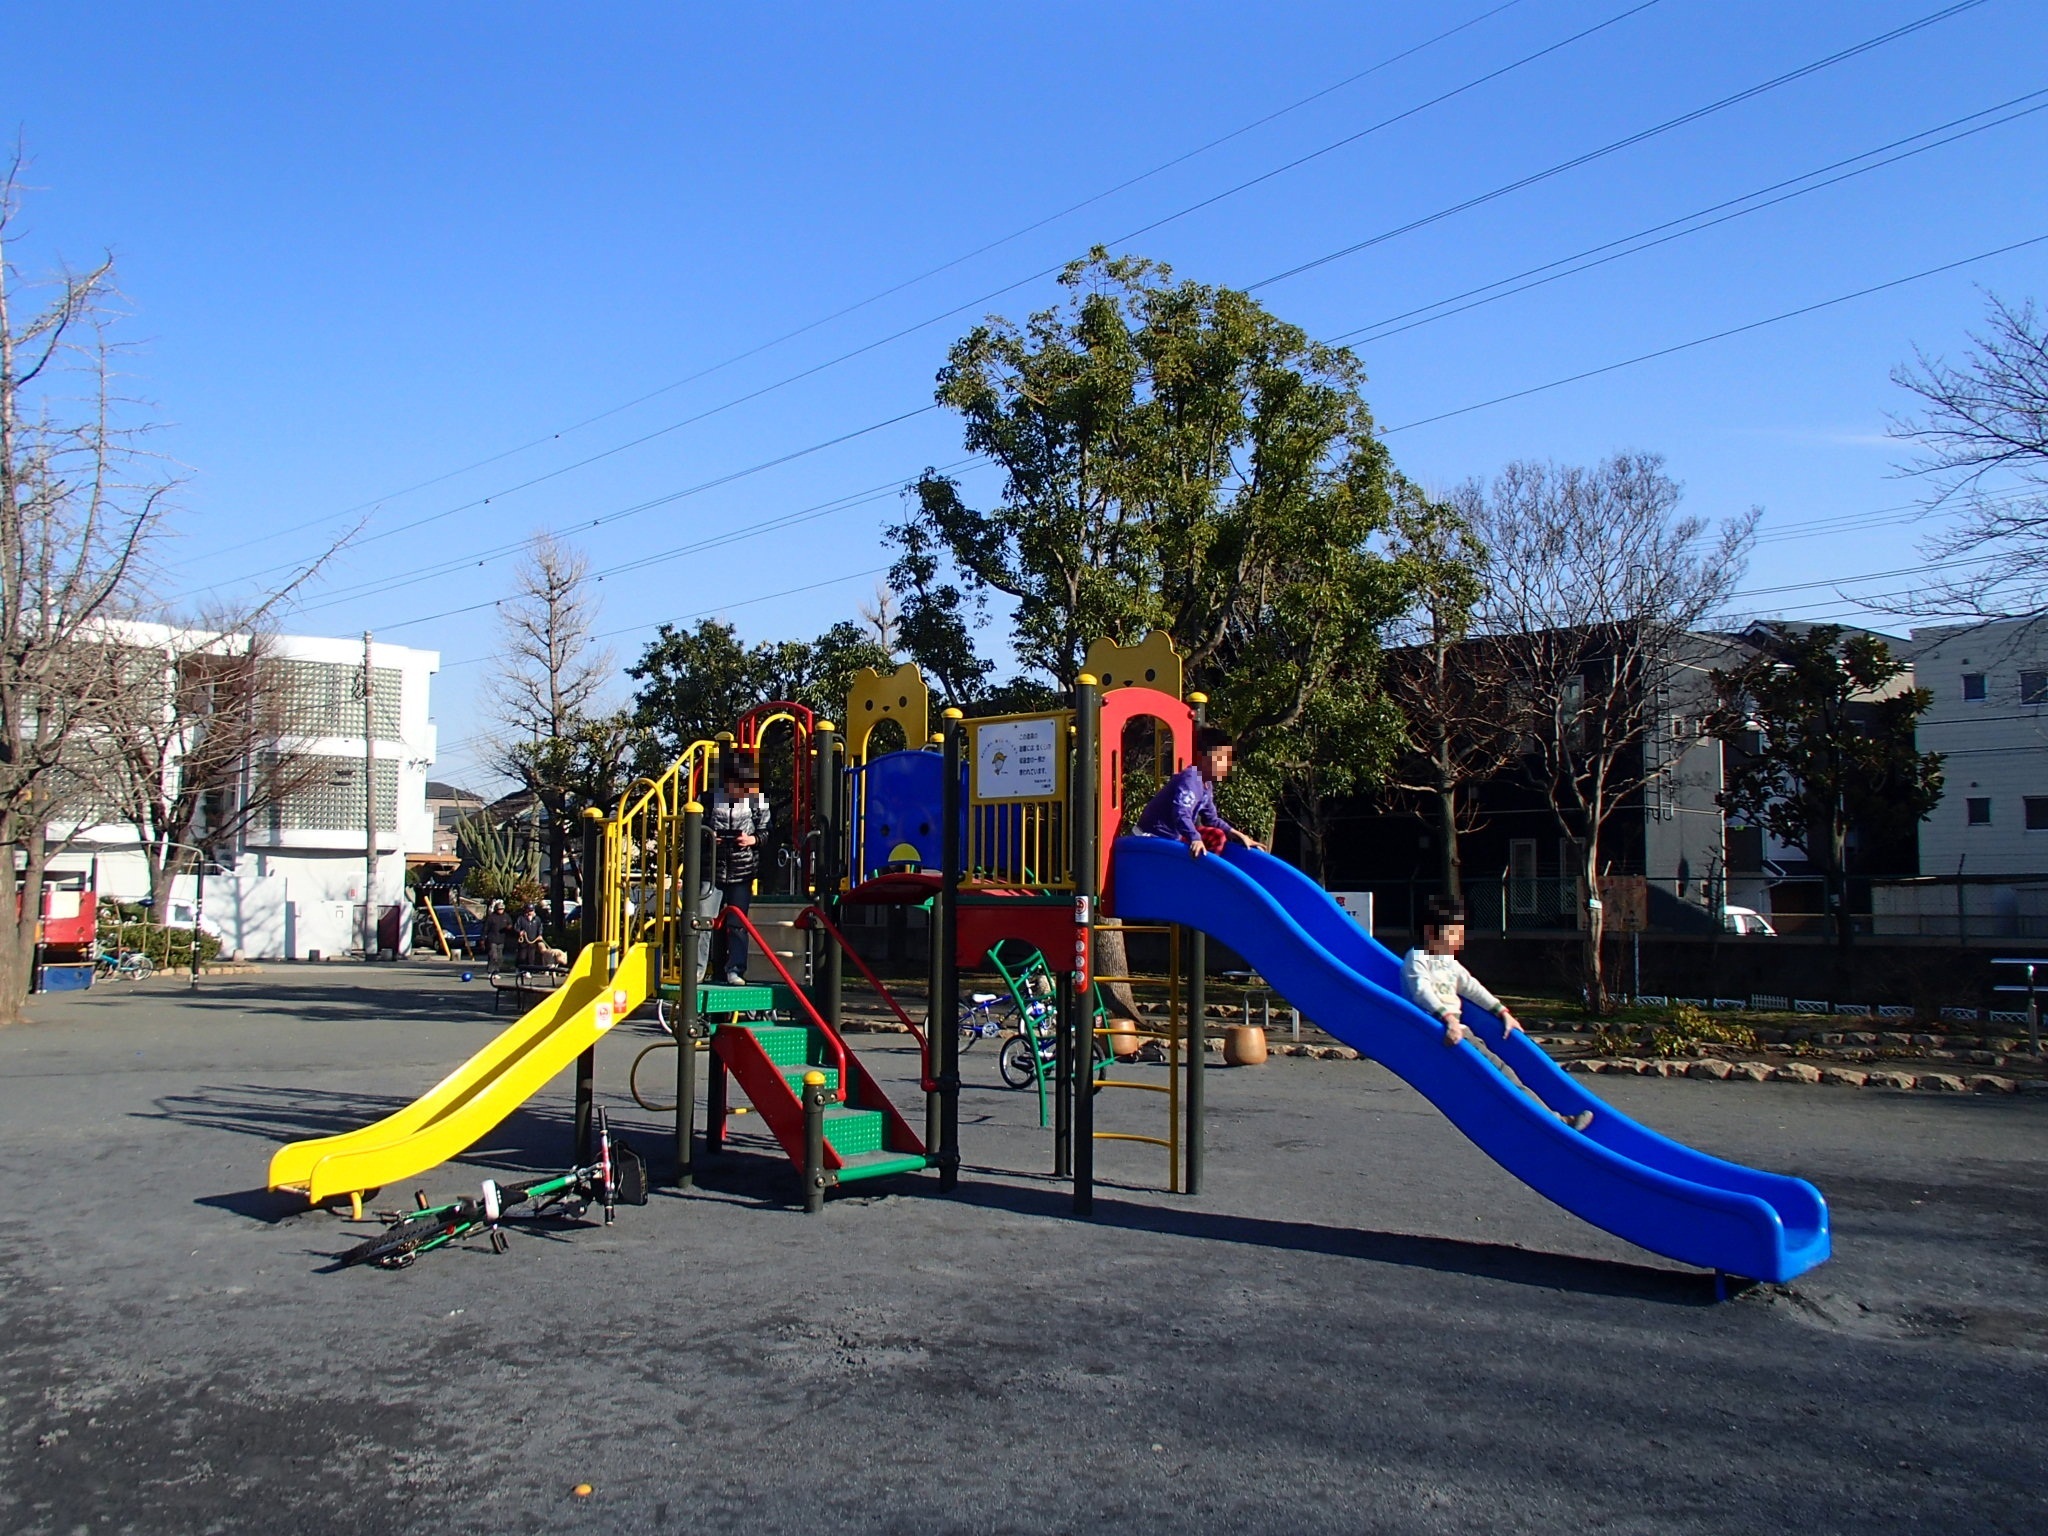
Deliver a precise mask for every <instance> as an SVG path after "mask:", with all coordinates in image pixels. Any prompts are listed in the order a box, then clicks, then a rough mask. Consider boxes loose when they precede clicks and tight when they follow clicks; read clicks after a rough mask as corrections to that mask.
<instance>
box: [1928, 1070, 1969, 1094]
mask: <svg viewBox="0 0 2048 1536" xmlns="http://www.w3.org/2000/svg"><path fill="white" fill-rule="evenodd" d="M1918 1086H1919V1088H1920V1091H1921V1092H1922V1093H1961V1092H1962V1091H1963V1080H1962V1079H1961V1078H1960V1077H1957V1076H1956V1075H1955V1073H1953V1072H1923V1073H1921V1074H1920V1082H1919V1085H1918Z"/></svg>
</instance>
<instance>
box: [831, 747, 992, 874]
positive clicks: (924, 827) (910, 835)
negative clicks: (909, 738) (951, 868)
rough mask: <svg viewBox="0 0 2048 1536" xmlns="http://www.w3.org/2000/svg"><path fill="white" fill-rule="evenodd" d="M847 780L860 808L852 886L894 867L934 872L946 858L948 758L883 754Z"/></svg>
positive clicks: (938, 754)
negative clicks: (943, 823)
mask: <svg viewBox="0 0 2048 1536" xmlns="http://www.w3.org/2000/svg"><path fill="white" fill-rule="evenodd" d="M962 771H963V773H964V772H965V769H964V768H963V770H962ZM848 779H849V781H850V782H851V783H852V785H853V787H854V793H855V797H856V798H855V801H854V803H855V804H859V805H860V806H861V815H860V822H859V825H858V826H857V827H856V828H855V829H854V845H853V857H852V860H851V867H852V872H853V880H854V883H855V884H856V885H858V884H859V883H860V882H861V881H863V880H869V879H872V878H873V877H874V876H876V875H878V874H881V873H882V872H883V871H884V870H886V869H890V868H898V869H901V868H907V867H912V866H915V867H919V868H923V869H931V870H936V869H937V868H938V867H939V865H940V862H941V860H942V859H943V858H944V856H945V839H944V836H943V834H942V830H941V827H940V815H939V805H940V793H939V792H940V790H941V789H942V788H944V786H945V782H946V758H945V754H944V753H941V752H923V751H915V752H884V753H883V754H882V755H881V756H880V757H877V758H874V759H873V760H871V761H870V762H868V763H866V764H865V765H863V766H862V767H859V768H856V769H854V770H853V771H852V772H851V773H850V774H849V775H848ZM863 792H864V794H865V799H864V800H862V799H861V798H860V796H861V795H862V794H863Z"/></svg>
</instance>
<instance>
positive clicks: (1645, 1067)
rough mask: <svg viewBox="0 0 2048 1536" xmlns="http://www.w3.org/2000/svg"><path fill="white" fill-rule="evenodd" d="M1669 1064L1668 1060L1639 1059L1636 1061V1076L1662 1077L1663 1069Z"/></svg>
mask: <svg viewBox="0 0 2048 1536" xmlns="http://www.w3.org/2000/svg"><path fill="white" fill-rule="evenodd" d="M1670 1065H1671V1063H1670V1062H1668V1061H1639V1062H1637V1063H1636V1076H1637V1077H1662V1076H1663V1075H1664V1069H1665V1068H1666V1067H1668V1066H1670Z"/></svg>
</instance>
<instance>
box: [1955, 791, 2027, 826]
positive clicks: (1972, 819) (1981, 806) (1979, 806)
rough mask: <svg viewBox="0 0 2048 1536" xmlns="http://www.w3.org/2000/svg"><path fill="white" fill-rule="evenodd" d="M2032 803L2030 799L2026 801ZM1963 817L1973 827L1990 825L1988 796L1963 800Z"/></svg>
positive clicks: (1989, 801)
mask: <svg viewBox="0 0 2048 1536" xmlns="http://www.w3.org/2000/svg"><path fill="white" fill-rule="evenodd" d="M2032 803H2033V802H2032V801H2029V802H2028V804H2030V805H2031V804H2032ZM2028 814H2029V815H2031V814H2032V813H2031V812H2029V813H2028ZM1963 819H1964V820H1965V821H1966V822H1968V823H1969V825H1971V826H1973V827H1988V826H1990V825H1991V800H1990V798H1989V797H1988V796H1986V797H1984V798H1982V799H1978V798H1976V797H1974V796H1973V797H1972V798H1970V799H1968V800H1965V801H1964V802H1963Z"/></svg>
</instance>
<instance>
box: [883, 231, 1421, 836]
mask: <svg viewBox="0 0 2048 1536" xmlns="http://www.w3.org/2000/svg"><path fill="white" fill-rule="evenodd" d="M1170 277H1171V274H1170V272H1169V270H1168V269H1167V268H1165V267H1163V266H1160V265H1158V264H1156V263H1153V262H1149V261H1145V260H1142V259H1139V258H1135V257H1119V258H1114V259H1112V258H1110V257H1109V256H1107V255H1106V254H1105V253H1104V252H1102V251H1101V250H1100V249H1098V250H1096V251H1095V252H1093V253H1092V254H1091V255H1090V256H1089V258H1088V259H1087V260H1085V261H1080V262H1076V263H1074V264H1073V265H1072V266H1070V267H1069V268H1068V269H1067V271H1066V272H1065V273H1064V274H1063V275H1062V278H1061V282H1062V284H1063V285H1064V287H1065V288H1066V290H1067V293H1068V299H1067V301H1066V303H1065V304H1064V305H1062V306H1061V307H1059V308H1057V309H1051V310H1046V311H1043V312H1041V313H1038V314H1034V315H1033V316H1031V317H1030V318H1029V320H1027V321H1026V322H1025V323H1024V324H1022V325H1015V324H1012V323H1010V322H1007V321H1003V320H991V321H989V322H988V323H986V324H984V325H981V326H978V327H976V328H975V329H974V330H973V331H971V332H970V333H969V334H968V335H967V336H965V337H963V338H962V339H961V340H960V341H959V342H958V343H956V344H955V346H954V347H953V348H952V350H951V352H950V354H949V355H948V359H947V364H946V367H945V368H944V369H943V370H942V371H941V373H940V375H939V381H938V392H937V393H938V399H939V401H940V402H941V403H942V404H944V405H947V406H949V407H951V408H952V409H953V410H955V411H957V412H959V414H960V415H961V417H962V419H963V422H964V424H965V435H966V440H967V444H968V446H969V447H970V448H972V449H973V450H975V451H976V452H978V453H981V454H984V455H986V456H987V457H988V458H989V459H990V460H991V461H992V462H993V463H994V464H995V465H996V466H997V467H998V469H999V470H1000V471H1001V472H1002V476H1003V482H1002V489H1001V492H1000V494H999V496H998V498H997V499H996V501H995V502H994V504H993V505H991V506H988V507H986V508H977V507H975V506H972V505H970V504H969V502H968V500H967V497H966V495H965V494H964V492H963V490H962V488H961V485H960V484H959V482H957V481H955V480H953V479H951V478H949V477H947V476H944V475H940V474H937V473H935V472H929V471H928V472H927V473H926V474H925V475H924V477H923V478H922V479H920V480H919V481H918V482H917V484H916V486H915V487H914V488H913V490H914V501H913V504H912V508H911V510H910V512H909V515H908V516H907V517H906V519H905V521H904V522H903V524H902V525H900V526H899V527H897V528H895V529H893V530H892V531H891V536H892V538H893V540H894V542H895V543H896V545H897V547H898V549H899V550H900V551H902V557H901V559H900V560H899V568H900V569H899V572H898V573H897V574H896V578H895V579H896V582H897V585H898V588H899V590H901V591H903V592H905V594H906V596H905V600H904V623H905V625H906V627H907V626H909V625H910V624H911V623H912V621H913V616H914V615H917V614H920V613H922V614H923V615H924V616H926V617H928V618H929V619H930V620H931V621H932V622H933V624H934V626H935V627H936V628H940V629H942V630H943V632H944V637H945V641H946V643H947V644H948V645H950V646H954V647H958V646H960V645H961V643H962V641H963V640H964V639H965V638H967V637H968V632H969V626H968V618H969V615H970V614H971V613H972V611H973V608H974V605H975V604H977V603H980V602H982V601H984V600H986V599H987V598H988V597H990V596H991V595H993V596H996V597H999V598H1001V599H1006V600H1007V601H1008V603H1009V605H1010V640H1011V643H1012V646H1013V648H1014V650H1015V652H1016V654H1017V657H1018V660H1019V661H1020V663H1021V664H1022V666H1023V668H1024V673H1025V676H1024V679H1023V681H1028V682H1033V683H1039V682H1040V680H1041V679H1042V680H1043V683H1041V684H1040V685H1041V686H1045V685H1049V686H1050V687H1052V688H1054V689H1058V690H1062V691H1063V690H1065V689H1066V688H1068V687H1070V686H1071V685H1072V683H1073V680H1074V677H1075V674H1076V673H1077V672H1078V671H1079V668H1080V664H1081V658H1082V655H1083V653H1084V652H1085V650H1086V647H1087V645H1088V643H1089V642H1090V641H1091V640H1093V639H1094V638H1096V637H1097V636H1104V635H1107V636H1111V637H1113V638H1116V639H1119V640H1123V641H1127V642H1128V641H1135V640H1136V639H1138V638H1139V637H1140V636H1141V635H1142V634H1143V633H1144V632H1145V631H1146V630H1148V629H1163V630H1165V631H1167V632H1168V633H1170V634H1171V635H1172V636H1173V638H1174V640H1175V642H1176V644H1177V645H1178V646H1179V648H1180V650H1181V653H1182V655H1183V656H1184V657H1185V658H1186V659H1187V662H1188V665H1189V669H1190V678H1191V681H1192V682H1193V684H1194V685H1195V686H1198V687H1205V688H1206V689H1207V690H1208V691H1209V692H1211V693H1212V694H1214V695H1216V697H1217V704H1216V707H1215V713H1216V715H1217V717H1218V719H1219V720H1220V721H1221V722H1222V723H1224V724H1226V725H1228V726H1229V727H1231V728H1233V729H1234V730H1235V731H1236V732H1237V733H1238V734H1239V736H1240V737H1241V738H1242V739H1243V741H1244V744H1245V747H1246V752H1245V769H1246V774H1245V777H1244V779H1243V780H1242V781H1241V782H1239V781H1236V780H1233V782H1234V783H1237V784H1238V787H1237V789H1236V790H1235V791H1234V792H1233V797H1234V798H1233V803H1234V804H1237V805H1239V807H1240V809H1242V808H1243V806H1244V805H1245V804H1247V803H1249V804H1252V805H1253V806H1255V807H1256V806H1260V805H1263V806H1265V807H1267V808H1268V809H1267V810H1266V813H1265V816H1264V820H1265V823H1266V824H1267V825H1270V820H1271V812H1270V807H1271V806H1272V805H1273V804H1275V803H1277V802H1276V792H1277V787H1278V786H1279V784H1280V783H1281V782H1282V781H1283V780H1284V779H1285V777H1286V769H1285V767H1284V765H1285V764H1286V763H1288V762H1289V761H1297V762H1306V761H1309V760H1311V759H1312V758H1314V757H1315V755H1316V752H1317V750H1318V748H1321V749H1325V750H1337V749H1340V748H1341V749H1342V750H1344V751H1346V752H1356V751H1358V750H1359V749H1360V748H1364V749H1367V750H1366V751H1365V754H1364V756H1362V757H1354V758H1352V759H1351V761H1353V762H1355V763H1361V764H1369V763H1370V762H1371V761H1372V760H1373V759H1374V758H1375V757H1377V755H1378V753H1377V751H1376V749H1375V747H1374V741H1373V732H1374V729H1376V728H1377V727H1375V726H1374V724H1373V722H1372V721H1371V720H1370V719H1368V718H1367V717H1366V716H1364V715H1359V716H1355V717H1353V718H1352V719H1351V721H1350V723H1349V725H1348V727H1346V728H1343V729H1338V728H1337V726H1336V721H1337V717H1338V716H1339V715H1341V714H1342V713H1343V711H1342V710H1341V709H1340V708H1338V707H1336V706H1334V705H1332V704H1331V703H1330V702H1329V699H1328V695H1329V693H1330V690H1332V689H1333V688H1335V687H1337V686H1339V673H1340V671H1341V670H1343V669H1344V668H1346V667H1347V666H1348V667H1354V668H1357V672H1356V679H1357V681H1355V682H1354V683H1353V684H1352V686H1365V687H1367V688H1369V687H1370V686H1371V677H1372V670H1371V668H1370V667H1358V663H1359V662H1360V661H1361V660H1362V659H1364V658H1368V657H1370V656H1371V655H1372V654H1373V651H1374V648H1375V646H1376V643H1377V639H1378V633H1379V631H1380V629H1381V628H1382V627H1383V626H1384V625H1385V623H1386V622H1387V620H1388V619H1389V618H1390V617H1391V616H1392V615H1393V614H1394V613H1395V612H1397V611H1398V609H1399V608H1400V606H1401V591H1400V578H1399V575H1398V573H1397V572H1396V571H1395V570H1394V569H1393V568H1392V567H1391V566H1390V565H1389V564H1388V563H1387V562H1386V561H1385V560H1383V559H1381V558H1379V557H1378V556H1376V555H1375V554H1373V553H1372V552H1371V551H1370V549H1369V548H1368V541H1369V540H1370V538H1371V536H1372V535H1373V533H1374V532H1375V531H1376V530H1377V529H1379V528H1380V527H1382V526H1383V525H1384V524H1385V522H1386V519H1387V516H1388V514H1389V510H1390V505H1391V488H1390V481H1391V473H1390V470H1389V466H1388V459H1387V454H1386V450H1385V448H1384V447H1383V446H1382V444H1381V443H1380V441H1379V440H1378V438H1377V437H1376V436H1375V435H1374V432H1373V427H1372V418H1371V414H1370V412H1369V411H1368V409H1367V408H1366V405H1365V402H1364V400H1363V399H1362V398H1361V397H1360V395H1359V393H1358V386H1359V384H1360V382H1361V380H1362V374H1361V371H1360V369H1359V367H1358V364H1357V361H1356V359H1354V358H1353V357H1352V356H1351V355H1350V354H1349V353H1348V352H1345V351H1343V350H1342V349H1340V348H1332V347H1325V346H1322V345H1320V344H1319V343H1316V342H1313V341H1311V340H1309V339H1308V337H1307V336H1306V334H1305V333H1304V332H1303V331H1301V330H1300V328H1299V327H1296V326H1292V325H1288V324H1286V323H1285V322H1283V321H1280V320H1278V319H1276V318H1275V317H1274V316H1272V315H1271V314H1269V313H1267V312H1266V311H1265V310H1264V309H1263V308H1261V307H1260V306H1259V305H1258V304H1257V303H1255V302H1254V301H1253V300H1252V299H1250V298H1249V297H1248V296H1246V295H1245V294H1242V293H1238V292H1234V291H1233V290H1230V289H1226V288H1215V287H1208V286H1204V285H1201V284H1196V283H1187V282H1183V283H1178V284H1175V283H1172V282H1171V281H1170ZM942 554H943V557H944V567H943V568H942V566H941V563H940V559H939V557H940V556H941V555H942ZM913 654H918V652H917V650H916V649H915V648H913ZM969 654H971V647H970V648H969ZM920 659H922V657H920ZM947 691H948V692H949V693H954V694H956V695H957V694H958V693H960V692H961V691H963V690H961V689H959V688H955V687H948V690H947ZM1377 719H1378V727H1385V726H1387V725H1389V724H1390V722H1389V721H1388V720H1387V718H1386V717H1385V716H1384V715H1383V714H1382V715H1380V716H1378V717H1377ZM1323 766H1324V767H1326V768H1327V767H1330V766H1333V765H1332V764H1331V763H1329V762H1327V761H1325V762H1324V763H1323ZM1254 824H1255V823H1254Z"/></svg>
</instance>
